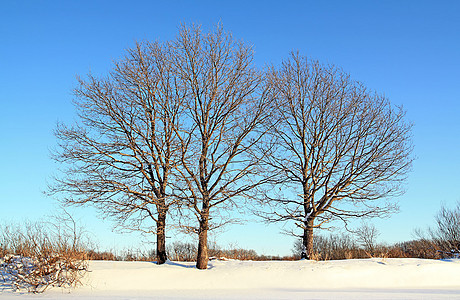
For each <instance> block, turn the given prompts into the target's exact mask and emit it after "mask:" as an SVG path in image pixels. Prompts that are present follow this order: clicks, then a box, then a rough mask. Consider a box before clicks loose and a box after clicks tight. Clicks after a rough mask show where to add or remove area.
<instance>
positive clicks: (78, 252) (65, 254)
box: [0, 222, 87, 293]
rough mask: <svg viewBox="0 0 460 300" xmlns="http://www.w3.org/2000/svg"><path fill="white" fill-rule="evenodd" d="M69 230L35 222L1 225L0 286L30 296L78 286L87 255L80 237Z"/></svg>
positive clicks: (64, 227) (62, 226) (61, 226)
mask: <svg viewBox="0 0 460 300" xmlns="http://www.w3.org/2000/svg"><path fill="white" fill-rule="evenodd" d="M73 228H75V227H73ZM69 229H70V227H66V226H64V225H62V224H60V225H59V226H54V225H50V224H45V223H38V222H37V223H25V224H22V225H2V226H0V241H1V242H0V244H1V249H2V250H1V254H2V256H1V259H0V271H1V277H0V286H1V287H2V288H3V289H5V288H6V289H11V290H13V291H16V290H27V291H29V292H32V293H41V292H43V291H45V290H46V289H47V288H48V287H50V286H55V287H64V288H72V287H76V286H78V285H79V284H80V283H81V279H82V277H83V276H84V274H85V272H86V270H87V256H86V251H85V249H84V247H83V243H82V240H81V235H80V234H79V233H77V232H76V231H74V230H69Z"/></svg>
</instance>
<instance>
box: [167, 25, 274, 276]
mask: <svg viewBox="0 0 460 300" xmlns="http://www.w3.org/2000/svg"><path fill="white" fill-rule="evenodd" d="M174 45H175V49H176V55H175V66H176V69H177V70H178V72H180V77H181V83H182V84H181V86H182V88H183V89H184V90H185V92H184V94H186V95H187V101H186V109H187V116H188V122H186V123H187V125H188V127H187V128H184V129H183V130H182V131H180V132H178V135H179V136H180V139H181V147H182V148H181V149H182V160H181V164H180V165H178V171H179V173H180V175H181V181H180V182H181V183H182V185H181V186H178V187H177V188H176V190H177V191H179V194H178V195H179V197H180V198H181V199H183V200H184V201H186V203H187V205H188V206H189V207H190V208H191V210H190V211H191V212H192V217H191V219H194V218H196V219H195V220H197V221H198V226H195V225H193V224H190V223H188V222H187V223H185V224H184V228H185V229H186V230H188V231H189V232H194V233H196V234H198V240H199V243H198V249H197V252H198V254H197V268H198V269H206V268H207V263H208V249H207V235H208V230H211V229H214V228H216V227H219V226H221V225H223V224H225V223H227V222H228V221H229V220H228V219H225V218H220V215H221V213H222V210H223V209H226V208H231V207H233V206H234V205H236V204H237V202H238V201H239V200H241V199H243V198H245V197H249V196H250V195H249V192H250V191H251V189H253V188H254V187H255V186H257V185H258V184H259V183H260V180H261V179H260V178H257V168H258V160H257V159H254V156H253V155H252V151H253V149H254V145H255V144H256V143H257V142H258V140H259V139H260V138H261V136H262V135H263V133H261V132H260V130H261V128H262V126H261V123H262V122H263V121H264V120H265V118H266V114H265V110H264V99H265V95H266V93H265V90H264V89H263V86H264V84H263V78H262V76H261V74H260V73H259V72H258V71H257V70H256V69H255V67H254V66H253V50H252V48H251V47H250V46H248V45H246V44H244V43H242V42H237V41H235V40H234V39H233V38H232V36H231V35H230V34H229V33H226V32H224V31H223V29H222V27H221V26H217V27H216V28H215V30H213V31H211V32H209V33H203V32H202V31H201V29H200V28H199V27H197V26H191V27H182V29H181V30H180V32H179V35H178V37H177V40H176V41H175V43H174ZM195 222H196V221H195ZM195 224H196V223H195Z"/></svg>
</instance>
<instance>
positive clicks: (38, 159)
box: [0, 0, 460, 254]
mask: <svg viewBox="0 0 460 300" xmlns="http://www.w3.org/2000/svg"><path fill="white" fill-rule="evenodd" d="M459 11H460V2H459V1H247V0H246V1H225V2H224V1H2V3H1V4H0V46H1V47H0V104H1V106H0V107H1V111H0V113H1V115H0V166H1V167H0V170H1V172H0V220H1V221H11V220H22V219H25V218H28V219H39V218H43V217H44V216H46V215H48V214H50V213H51V212H52V211H53V210H55V209H56V206H57V205H56V203H55V202H54V201H53V200H52V199H50V198H47V197H46V196H44V195H43V194H42V191H44V190H45V189H46V182H47V180H48V179H49V178H50V176H51V175H52V174H53V173H55V172H56V170H57V167H58V166H57V165H56V164H55V163H54V162H52V161H51V159H50V158H49V149H50V148H52V147H53V146H54V145H55V144H56V141H55V138H54V136H53V133H52V131H53V128H54V127H55V124H56V121H57V120H60V121H65V122H72V121H73V120H74V118H75V113H74V108H73V106H72V104H71V100H72V95H71V91H72V88H73V87H74V86H75V85H76V79H75V77H76V75H82V76H84V75H85V74H87V73H88V72H89V71H90V70H91V72H93V73H96V74H105V73H107V72H108V70H109V68H110V67H111V63H112V61H113V60H114V59H117V58H119V57H120V56H122V55H123V54H124V50H125V49H126V48H128V47H131V46H133V44H134V42H135V41H136V40H143V39H149V40H155V39H160V40H168V39H171V38H173V37H174V35H175V33H176V32H177V28H178V26H179V24H180V22H196V23H201V24H202V25H203V26H204V27H205V28H208V27H209V26H212V25H213V24H215V23H217V22H222V24H223V25H224V27H225V29H226V30H229V31H232V32H233V34H234V36H235V37H236V38H238V39H243V40H245V41H247V42H250V43H252V44H254V45H255V50H256V61H257V63H258V64H259V65H260V66H263V65H264V64H265V63H274V64H277V63H278V62H280V60H281V59H282V58H284V57H287V55H288V54H289V52H290V51H291V50H299V51H300V52H301V53H302V54H305V55H308V56H310V57H312V58H316V59H319V60H321V61H323V62H327V63H333V64H335V65H337V66H340V67H342V68H343V69H344V70H345V71H347V72H349V73H350V74H351V75H352V76H353V78H355V79H357V80H360V81H362V82H364V83H365V84H366V85H367V86H368V87H369V88H372V89H375V90H377V91H379V92H382V93H385V95H386V96H388V97H389V98H390V100H391V101H392V102H393V103H394V104H397V105H403V106H404V107H405V108H406V109H407V111H408V114H407V117H408V119H409V120H410V121H412V122H413V123H414V124H415V126H414V130H413V135H414V144H415V154H416V156H417V160H416V161H415V163H414V166H413V172H412V173H411V174H410V178H409V181H408V184H407V193H406V194H405V195H404V196H403V197H401V198H400V199H399V200H400V206H401V211H400V213H399V214H396V215H394V216H393V217H391V218H389V219H385V220H379V221H375V224H376V225H377V227H378V229H379V230H380V231H381V233H382V235H381V236H380V240H382V241H387V242H396V241H403V240H408V239H411V238H412V236H411V233H412V231H413V229H414V228H417V227H425V226H427V225H430V224H432V223H433V216H434V214H435V212H436V211H437V210H438V208H439V206H440V204H441V203H445V204H447V205H453V204H454V203H455V202H456V201H460V191H459V185H460V173H459V170H460V158H459V154H460V150H459V148H460V125H459V118H460V18H459V17H458V13H459ZM74 212H75V214H76V216H77V217H78V218H79V219H81V221H82V222H83V224H85V225H86V226H87V228H88V230H90V231H91V232H93V233H94V235H95V237H96V239H97V240H98V241H99V242H100V246H101V248H107V247H108V248H114V247H116V246H117V245H119V247H129V246H134V247H136V246H138V245H140V244H141V243H142V241H143V240H145V239H141V238H139V237H138V236H137V235H118V234H114V233H111V224H112V223H111V222H109V221H104V222H102V221H100V220H98V219H97V218H96V214H95V212H94V210H92V209H76V210H74ZM172 239H174V237H172ZM215 239H216V241H217V242H218V243H219V244H221V245H223V246H227V245H228V244H230V243H231V244H233V245H235V244H236V245H237V246H241V247H245V248H253V249H255V250H256V251H258V252H259V253H265V254H289V253H290V249H291V248H292V242H293V238H291V237H287V236H284V235H281V234H279V226H266V225H264V224H260V223H253V222H250V223H248V224H246V225H235V226H231V227H227V229H226V231H225V232H223V233H220V234H219V235H216V236H215Z"/></svg>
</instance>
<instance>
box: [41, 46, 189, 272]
mask: <svg viewBox="0 0 460 300" xmlns="http://www.w3.org/2000/svg"><path fill="white" fill-rule="evenodd" d="M171 54H172V52H171V46H170V45H169V44H167V43H165V44H161V43H159V42H155V43H149V42H145V43H137V44H136V47H134V48H133V49H129V50H128V51H127V54H126V56H125V57H124V58H123V59H121V60H120V61H118V62H115V63H114V67H113V69H112V71H111V72H110V73H109V75H108V76H107V77H104V78H96V77H95V76H92V75H91V74H90V75H88V78H87V79H86V80H81V79H80V80H79V86H78V87H77V88H76V89H75V95H76V100H75V101H74V103H75V106H76V108H77V110H78V116H79V122H78V123H77V124H75V125H73V126H66V125H64V124H58V126H57V128H56V131H55V135H56V137H57V138H58V144H59V145H58V149H57V150H56V151H55V152H54V153H53V158H54V160H55V161H57V162H59V163H62V164H63V165H64V167H63V169H62V172H63V173H62V176H60V177H56V178H55V181H54V183H53V184H52V185H51V186H50V188H49V193H50V194H58V195H59V196H60V199H61V201H62V202H63V203H64V204H66V205H86V204H89V205H93V206H95V207H96V208H98V209H99V210H100V211H101V212H102V215H103V216H104V217H110V218H113V219H114V220H115V222H116V224H117V226H121V228H123V229H128V230H140V231H142V232H145V233H147V234H156V237H157V260H158V263H159V264H161V263H164V262H165V261H166V248H165V227H166V218H167V215H168V211H169V209H170V207H171V206H172V205H173V204H175V203H176V200H175V199H174V198H172V197H171V196H170V195H171V188H170V181H171V177H172V176H173V170H174V169H175V167H176V164H177V162H178V158H179V155H178V154H179V153H180V152H179V151H180V143H179V140H178V138H177V135H176V132H177V130H179V128H180V121H181V120H180V115H181V109H182V107H183V106H182V101H183V99H184V95H183V94H181V91H182V90H183V89H181V88H180V87H178V86H177V82H178V81H177V80H176V78H175V74H176V73H175V71H174V69H173V65H172V64H171Z"/></svg>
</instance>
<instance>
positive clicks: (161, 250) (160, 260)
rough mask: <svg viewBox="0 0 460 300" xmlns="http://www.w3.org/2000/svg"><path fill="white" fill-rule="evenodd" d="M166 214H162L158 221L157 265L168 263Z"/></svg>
mask: <svg viewBox="0 0 460 300" xmlns="http://www.w3.org/2000/svg"><path fill="white" fill-rule="evenodd" d="M165 228H166V212H160V213H159V215H158V221H157V264H159V265H161V264H164V263H165V262H166V260H167V259H168V257H167V256H166V233H165Z"/></svg>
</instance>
